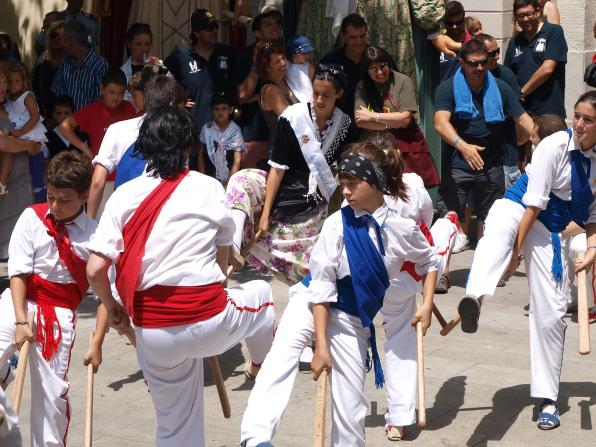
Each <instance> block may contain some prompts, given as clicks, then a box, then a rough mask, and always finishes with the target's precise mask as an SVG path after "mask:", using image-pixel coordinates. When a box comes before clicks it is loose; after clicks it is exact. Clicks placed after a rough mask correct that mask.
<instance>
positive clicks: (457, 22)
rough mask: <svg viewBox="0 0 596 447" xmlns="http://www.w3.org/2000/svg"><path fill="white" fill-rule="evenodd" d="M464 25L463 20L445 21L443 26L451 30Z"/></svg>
mask: <svg viewBox="0 0 596 447" xmlns="http://www.w3.org/2000/svg"><path fill="white" fill-rule="evenodd" d="M463 24H464V20H463V19H462V20H445V26H447V27H449V28H451V27H454V26H462V25H463Z"/></svg>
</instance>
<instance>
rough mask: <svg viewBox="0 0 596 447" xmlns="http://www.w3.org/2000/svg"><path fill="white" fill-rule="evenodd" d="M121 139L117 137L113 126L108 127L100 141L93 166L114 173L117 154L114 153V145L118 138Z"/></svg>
mask: <svg viewBox="0 0 596 447" xmlns="http://www.w3.org/2000/svg"><path fill="white" fill-rule="evenodd" d="M119 137H121V136H119V135H118V131H117V128H116V127H114V126H110V127H108V130H107V131H106V134H105V135H104V137H103V140H102V141H101V146H100V147H99V152H98V153H97V155H96V156H95V157H94V158H93V161H92V163H93V166H95V165H101V166H103V167H104V168H106V170H107V171H108V173H110V174H111V173H112V172H114V169H116V165H117V164H118V154H117V153H116V152H117V151H116V145H117V141H118V138H119Z"/></svg>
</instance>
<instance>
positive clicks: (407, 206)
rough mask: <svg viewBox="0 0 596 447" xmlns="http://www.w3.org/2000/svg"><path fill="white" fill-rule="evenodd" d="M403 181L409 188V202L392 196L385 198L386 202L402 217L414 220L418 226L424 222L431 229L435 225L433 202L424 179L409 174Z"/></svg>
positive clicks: (404, 176) (411, 173) (405, 175)
mask: <svg viewBox="0 0 596 447" xmlns="http://www.w3.org/2000/svg"><path fill="white" fill-rule="evenodd" d="M403 181H404V183H405V184H406V186H407V195H408V201H407V202H406V201H405V200H401V199H398V198H395V197H392V196H385V200H386V201H387V203H388V204H389V206H390V207H391V208H393V209H395V210H396V211H398V212H399V213H400V215H401V216H402V217H407V218H408V219H412V220H413V221H414V222H416V223H417V224H420V223H422V222H424V224H425V225H426V226H427V227H428V228H430V227H431V226H432V224H433V215H434V210H433V202H432V199H431V198H430V195H429V194H428V191H427V190H426V188H425V187H424V181H423V180H422V177H420V176H419V175H418V174H415V173H413V172H409V173H406V174H404V175H403Z"/></svg>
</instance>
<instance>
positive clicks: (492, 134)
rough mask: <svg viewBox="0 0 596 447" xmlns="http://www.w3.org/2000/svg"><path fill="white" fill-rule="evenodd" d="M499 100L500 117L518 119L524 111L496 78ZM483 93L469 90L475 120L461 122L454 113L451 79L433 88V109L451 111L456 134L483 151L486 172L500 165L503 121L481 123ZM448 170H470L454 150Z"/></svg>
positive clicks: (482, 119)
mask: <svg viewBox="0 0 596 447" xmlns="http://www.w3.org/2000/svg"><path fill="white" fill-rule="evenodd" d="M495 82H496V83H497V87H498V88H499V92H500V93H501V99H502V101H503V114H504V115H505V116H508V117H511V118H518V117H519V116H521V115H522V114H523V113H524V109H523V108H522V106H521V105H520V104H519V101H518V100H517V97H516V96H515V94H514V93H513V90H511V88H509V86H508V85H507V84H505V83H504V82H503V81H501V80H500V79H495ZM483 97H484V94H483V92H482V91H480V92H479V93H475V92H474V91H473V90H472V101H473V102H474V106H475V107H476V109H477V110H478V112H479V117H478V118H476V119H464V118H461V117H459V116H458V115H457V114H456V113H455V98H454V93H453V77H451V78H449V79H447V80H446V81H445V82H443V83H442V84H441V85H440V86H439V88H438V89H437V93H436V99H435V110H437V111H439V110H445V111H448V112H451V124H452V125H453V127H454V128H455V130H456V132H457V134H458V135H459V136H460V137H461V138H462V139H463V140H464V141H465V142H466V143H468V144H476V145H478V146H483V147H485V148H486V149H485V150H484V151H482V152H480V155H481V156H482V159H483V160H484V168H485V169H488V168H491V167H494V166H497V165H502V164H503V155H504V150H503V147H504V142H503V138H504V137H503V136H504V130H503V129H504V127H505V122H501V123H494V124H488V123H487V122H486V121H485V120H484V104H483ZM451 143H452V141H450V142H447V147H448V148H449V147H451V148H453V147H452V146H450V144H451ZM451 167H452V168H457V169H467V170H471V168H470V165H469V164H468V163H467V162H466V161H465V160H464V159H463V157H462V155H461V153H460V152H459V151H458V150H454V151H453V157H452V159H451Z"/></svg>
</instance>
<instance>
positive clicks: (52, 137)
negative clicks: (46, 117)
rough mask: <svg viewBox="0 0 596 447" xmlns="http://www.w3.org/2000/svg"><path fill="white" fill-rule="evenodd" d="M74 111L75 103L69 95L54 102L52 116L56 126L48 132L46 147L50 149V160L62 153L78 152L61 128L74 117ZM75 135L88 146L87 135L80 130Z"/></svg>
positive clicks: (76, 130)
mask: <svg viewBox="0 0 596 447" xmlns="http://www.w3.org/2000/svg"><path fill="white" fill-rule="evenodd" d="M73 111H74V103H73V101H72V98H71V97H70V96H68V95H60V96H57V97H56V98H54V100H53V101H52V109H51V114H52V119H53V120H54V121H55V122H56V126H55V127H54V128H53V129H51V130H48V131H47V132H46V138H47V139H48V142H47V143H46V145H47V147H48V154H49V158H53V157H55V156H56V155H58V154H59V153H60V152H62V151H66V150H78V149H77V148H76V146H73V145H72V143H71V142H70V141H68V140H67V139H66V138H65V137H64V135H62V133H61V132H60V128H59V126H60V124H61V123H62V122H63V121H64V120H66V119H68V118H71V117H72V114H73ZM75 133H76V135H77V137H79V138H80V139H81V140H82V141H83V142H85V143H87V144H88V139H87V135H86V134H85V133H83V132H81V131H80V130H78V129H75Z"/></svg>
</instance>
